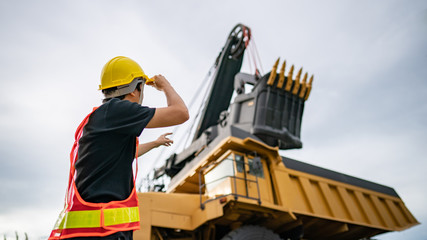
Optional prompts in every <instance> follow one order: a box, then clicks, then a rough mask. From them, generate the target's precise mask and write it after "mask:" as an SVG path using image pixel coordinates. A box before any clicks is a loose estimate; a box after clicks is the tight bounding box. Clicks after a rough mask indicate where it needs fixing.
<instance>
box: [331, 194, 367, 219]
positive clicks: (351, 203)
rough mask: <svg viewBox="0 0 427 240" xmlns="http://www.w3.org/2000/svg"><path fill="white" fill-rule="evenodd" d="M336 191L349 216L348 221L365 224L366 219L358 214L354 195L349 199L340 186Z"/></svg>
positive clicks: (358, 208)
mask: <svg viewBox="0 0 427 240" xmlns="http://www.w3.org/2000/svg"><path fill="white" fill-rule="evenodd" d="M337 189H338V192H339V193H340V196H341V198H342V199H343V203H344V206H345V207H346V209H347V211H348V213H349V214H350V220H353V221H363V222H366V219H364V218H363V216H362V214H361V213H360V206H359V205H358V204H357V202H356V201H355V200H354V194H353V195H352V197H351V196H350V194H349V193H348V191H347V189H345V188H344V187H341V186H338V187H337Z"/></svg>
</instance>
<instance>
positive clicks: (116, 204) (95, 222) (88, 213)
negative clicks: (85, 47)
mask: <svg viewBox="0 0 427 240" xmlns="http://www.w3.org/2000/svg"><path fill="white" fill-rule="evenodd" d="M96 109H97V108H94V109H93V111H92V112H91V113H90V114H88V115H87V116H86V117H85V118H84V119H83V121H82V122H81V123H80V124H79V126H78V127H77V130H76V133H75V141H74V144H73V147H72V149H71V153H70V175H69V180H68V189H67V194H66V196H65V207H64V210H63V211H62V212H61V214H60V215H59V218H58V220H57V222H56V224H55V227H54V230H52V232H51V235H50V237H49V240H56V239H67V238H72V237H92V236H93V237H104V236H108V235H111V234H113V233H116V232H120V231H129V230H138V229H139V228H140V227H139V219H140V218H139V208H138V206H139V203H138V196H137V194H136V187H135V181H136V175H137V172H138V161H137V158H138V138H137V139H136V153H135V159H136V166H135V168H136V171H135V173H134V174H133V175H134V182H133V183H134V186H133V189H132V193H131V194H130V196H129V197H128V198H127V199H125V200H122V201H112V202H109V203H90V202H86V201H84V200H83V198H82V197H81V196H80V194H79V192H78V191H77V187H76V184H75V173H76V170H75V167H74V166H75V163H76V161H77V159H78V148H79V140H80V138H81V136H82V134H83V128H84V126H85V125H86V124H87V122H88V121H89V117H90V116H91V114H92V113H93V112H94V111H95V110H96Z"/></svg>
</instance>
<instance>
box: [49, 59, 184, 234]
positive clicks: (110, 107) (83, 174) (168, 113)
mask: <svg viewBox="0 0 427 240" xmlns="http://www.w3.org/2000/svg"><path fill="white" fill-rule="evenodd" d="M145 85H149V86H152V87H154V88H155V89H157V90H159V91H163V93H164V94H165V96H166V100H167V107H163V108H149V107H145V106H141V103H142V100H143V90H144V86H145ZM99 89H100V90H102V93H103V95H104V97H105V98H104V100H103V104H102V105H101V106H99V107H98V108H94V110H93V111H92V113H90V114H89V115H87V116H86V118H85V119H84V120H83V121H82V123H81V124H80V125H79V127H78V128H77V131H76V134H75V142H74V145H73V148H72V150H71V154H70V161H71V167H70V177H69V181H68V189H67V194H66V197H65V207H64V210H63V211H62V212H61V214H60V216H59V218H58V220H57V222H56V224H55V227H54V229H53V230H52V233H51V235H50V237H49V239H73V240H83V239H85V240H86V239H91V240H94V239H121V240H129V239H133V231H134V230H137V229H139V221H140V219H139V206H138V198H137V195H136V188H135V180H136V173H137V171H138V170H137V167H136V169H133V165H136V166H138V165H137V161H135V163H136V164H134V161H133V160H134V159H135V158H137V157H138V156H141V155H142V154H144V153H146V152H147V151H149V150H151V149H152V148H155V147H158V146H160V145H165V146H169V145H170V144H172V140H171V139H169V138H168V137H167V136H168V135H169V134H170V133H166V134H163V135H161V136H160V137H159V138H158V139H157V140H155V141H153V142H148V143H145V144H138V136H139V135H140V134H141V132H142V131H143V130H144V128H159V127H168V126H173V125H177V124H181V123H183V122H185V121H187V120H188V118H189V115H188V109H187V107H186V105H185V103H184V102H183V100H182V99H181V97H180V96H179V95H178V94H177V92H176V91H175V90H174V88H173V87H172V85H171V84H170V83H169V82H168V81H167V80H166V78H165V77H164V76H162V75H155V76H154V77H153V78H148V77H147V75H145V73H144V71H143V70H142V69H141V67H140V66H139V65H138V63H136V62H135V61H133V60H132V59H130V58H127V57H122V56H120V57H115V58H113V59H111V60H110V61H108V62H107V63H106V64H105V66H104V68H103V69H102V73H101V85H100V86H99ZM141 207H144V206H141ZM142 221H143V219H142Z"/></svg>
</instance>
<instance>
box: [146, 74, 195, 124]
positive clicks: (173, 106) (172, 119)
mask: <svg viewBox="0 0 427 240" xmlns="http://www.w3.org/2000/svg"><path fill="white" fill-rule="evenodd" d="M153 78H154V82H153V83H149V84H147V85H150V86H153V87H155V88H156V89H157V90H159V91H163V92H164V93H165V96H166V100H167V104H168V106H167V107H164V108H157V109H156V112H155V113H154V116H153V118H152V119H151V120H150V122H149V123H148V124H147V126H146V128H158V127H169V126H173V125H178V124H181V123H184V122H185V121H187V120H188V118H189V114H188V109H187V106H186V105H185V103H184V101H183V100H182V98H181V97H180V96H179V95H178V93H177V92H176V91H175V89H174V88H173V87H172V85H171V84H170V83H169V82H168V81H167V80H166V78H165V77H163V76H162V75H156V76H154V77H153Z"/></svg>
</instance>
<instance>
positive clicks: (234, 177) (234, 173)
mask: <svg viewBox="0 0 427 240" xmlns="http://www.w3.org/2000/svg"><path fill="white" fill-rule="evenodd" d="M223 161H233V175H226V176H223V177H220V178H218V179H215V180H213V181H211V182H209V183H206V182H205V183H203V184H202V174H203V171H204V170H205V169H206V168H208V167H211V166H212V165H213V164H219V163H217V162H212V163H210V164H208V165H206V166H204V167H203V168H201V169H200V170H199V196H200V208H201V209H202V210H204V208H205V204H206V203H208V202H211V201H214V200H217V199H219V198H223V197H226V196H234V198H235V200H237V199H238V198H239V197H243V198H247V199H252V200H257V201H258V204H261V194H260V190H259V183H258V176H257V175H255V180H252V179H248V178H247V176H246V171H245V169H246V166H248V167H250V166H249V164H248V163H246V162H243V164H244V165H245V168H244V171H243V172H244V177H243V178H242V177H238V176H236V168H235V165H234V163H235V162H236V159H235V157H233V159H223V160H222V161H221V162H223ZM225 178H232V179H233V184H234V191H232V193H228V194H223V195H220V196H217V197H215V198H211V199H208V200H206V201H202V195H203V193H202V190H203V188H204V187H206V185H208V184H211V183H213V182H216V181H219V180H221V179H225ZM236 179H240V180H244V181H245V185H246V195H241V194H238V193H237V184H236ZM248 182H254V183H256V186H257V193H258V198H256V197H250V196H249V190H248V186H247V183H248Z"/></svg>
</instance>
